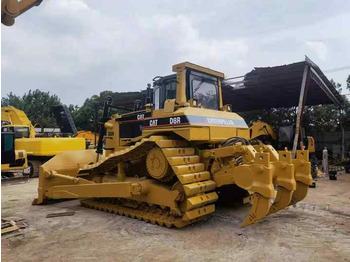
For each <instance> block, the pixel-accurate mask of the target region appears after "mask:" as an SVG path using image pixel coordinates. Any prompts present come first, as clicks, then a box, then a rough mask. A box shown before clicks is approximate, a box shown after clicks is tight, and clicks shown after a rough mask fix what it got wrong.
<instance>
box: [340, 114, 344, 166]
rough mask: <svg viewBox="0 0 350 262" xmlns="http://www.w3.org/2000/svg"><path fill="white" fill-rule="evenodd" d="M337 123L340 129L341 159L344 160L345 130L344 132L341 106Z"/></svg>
mask: <svg viewBox="0 0 350 262" xmlns="http://www.w3.org/2000/svg"><path fill="white" fill-rule="evenodd" d="M339 124H340V131H341V161H344V160H345V132H344V126H343V114H342V109H341V108H339Z"/></svg>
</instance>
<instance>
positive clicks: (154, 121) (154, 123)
mask: <svg viewBox="0 0 350 262" xmlns="http://www.w3.org/2000/svg"><path fill="white" fill-rule="evenodd" d="M157 125H158V119H151V120H150V121H149V126H157Z"/></svg>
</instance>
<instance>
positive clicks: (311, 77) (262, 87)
mask: <svg viewBox="0 0 350 262" xmlns="http://www.w3.org/2000/svg"><path fill="white" fill-rule="evenodd" d="M306 66H307V67H309V68H308V69H309V70H308V74H307V77H306V86H307V90H306V93H305V94H306V101H305V105H307V106H310V105H319V104H331V103H334V104H336V105H337V106H340V105H341V103H342V97H341V95H340V94H339V92H338V91H337V90H336V89H335V87H334V86H333V85H332V83H331V82H330V81H329V80H328V79H327V77H326V76H325V75H324V74H323V72H322V71H321V69H320V68H319V67H318V66H317V65H316V64H315V63H313V62H312V61H311V60H310V59H309V58H307V57H306V59H305V61H301V62H297V63H293V64H288V65H282V66H274V67H255V68H254V70H252V71H251V72H249V73H247V74H246V75H245V76H242V77H237V78H233V79H232V80H231V81H230V79H228V80H226V84H224V85H223V99H224V104H231V105H232V111H234V112H244V111H250V110H256V109H269V108H280V107H294V106H298V103H299V97H300V90H301V85H302V81H303V75H304V72H305V67H306Z"/></svg>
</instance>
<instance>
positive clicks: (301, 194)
mask: <svg viewBox="0 0 350 262" xmlns="http://www.w3.org/2000/svg"><path fill="white" fill-rule="evenodd" d="M308 190H309V185H307V184H304V183H302V182H299V181H297V189H296V190H295V191H294V192H293V195H292V200H291V201H290V204H289V205H290V206H292V205H295V204H296V203H297V202H299V201H301V200H303V199H304V198H305V197H306V195H307V192H308Z"/></svg>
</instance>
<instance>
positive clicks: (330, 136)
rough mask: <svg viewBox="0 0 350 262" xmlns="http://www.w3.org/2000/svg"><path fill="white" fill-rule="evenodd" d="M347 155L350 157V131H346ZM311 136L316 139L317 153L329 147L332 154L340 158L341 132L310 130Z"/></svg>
mask: <svg viewBox="0 0 350 262" xmlns="http://www.w3.org/2000/svg"><path fill="white" fill-rule="evenodd" d="M344 133H345V157H350V131H345V132H344ZM308 135H309V136H313V137H314V139H315V145H316V153H317V155H320V154H321V152H322V150H323V148H324V147H327V149H328V151H329V153H330V155H331V156H333V157H335V158H338V157H339V156H340V155H341V132H340V131H337V132H322V133H319V132H310V133H308Z"/></svg>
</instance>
